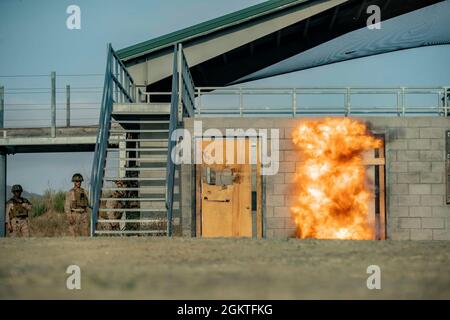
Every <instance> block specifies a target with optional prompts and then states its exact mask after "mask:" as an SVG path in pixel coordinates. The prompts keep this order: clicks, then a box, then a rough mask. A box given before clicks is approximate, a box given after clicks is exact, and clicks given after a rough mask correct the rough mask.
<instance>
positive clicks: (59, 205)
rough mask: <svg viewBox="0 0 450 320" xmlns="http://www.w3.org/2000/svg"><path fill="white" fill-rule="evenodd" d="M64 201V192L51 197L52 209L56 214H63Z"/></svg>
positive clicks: (58, 192)
mask: <svg viewBox="0 0 450 320" xmlns="http://www.w3.org/2000/svg"><path fill="white" fill-rule="evenodd" d="M65 201H66V193H65V192H64V191H61V190H60V191H57V192H55V193H53V195H52V207H53V210H54V211H56V212H60V213H63V212H64V202H65Z"/></svg>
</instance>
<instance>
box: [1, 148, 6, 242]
mask: <svg viewBox="0 0 450 320" xmlns="http://www.w3.org/2000/svg"><path fill="white" fill-rule="evenodd" d="M5 215H6V153H3V152H2V153H0V237H5V236H6V228H5V227H6V220H5Z"/></svg>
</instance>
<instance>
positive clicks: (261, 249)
mask: <svg viewBox="0 0 450 320" xmlns="http://www.w3.org/2000/svg"><path fill="white" fill-rule="evenodd" d="M72 264H76V265H78V266H80V268H81V290H67V288H66V279H67V277H68V275H67V274H66V273H65V272H66V269H67V267H68V266H69V265H72ZM372 264H376V265H379V266H380V268H381V272H382V274H381V286H382V289H381V290H369V289H368V288H367V286H366V281H367V277H368V274H367V273H366V270H367V267H368V266H369V265H372ZM449 265H450V241H339V240H322V241H320V240H296V239H290V240H274V239H271V240H252V239H187V238H173V239H168V238H164V237H161V238H152V237H115V238H82V237H80V238H30V239H0V299H1V298H3V299H5V298H9V299H23V298H38V299H77V298H85V299H108V298H112V299H158V298H159V299H233V298H234V299H318V298H325V299H380V298H387V299H449V298H450V273H449V272H448V266H449Z"/></svg>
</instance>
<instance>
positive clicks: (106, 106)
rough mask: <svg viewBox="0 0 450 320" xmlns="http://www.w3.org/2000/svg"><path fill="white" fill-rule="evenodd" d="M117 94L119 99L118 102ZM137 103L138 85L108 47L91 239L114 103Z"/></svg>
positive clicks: (93, 174)
mask: <svg viewBox="0 0 450 320" xmlns="http://www.w3.org/2000/svg"><path fill="white" fill-rule="evenodd" d="M114 95H115V96H116V99H114ZM119 100H120V101H125V100H126V101H127V102H131V103H132V102H134V101H135V86H134V81H133V78H132V77H131V76H130V74H129V73H128V71H127V70H126V68H125V66H124V65H123V63H122V62H121V61H120V59H119V58H118V56H117V55H116V53H115V52H114V50H113V48H112V46H111V44H110V43H109V44H108V47H107V59H106V71H105V81H104V87H103V96H102V104H101V109H100V117H99V125H98V131H97V138H96V143H95V152H94V161H93V164H92V172H91V198H90V200H91V205H92V215H91V230H90V231H91V236H93V235H94V230H95V226H96V222H97V216H98V210H99V207H100V196H101V189H102V185H103V177H104V173H105V170H104V169H105V164H106V153H107V147H108V140H109V135H110V127H111V114H112V108H113V104H114V102H117V101H119Z"/></svg>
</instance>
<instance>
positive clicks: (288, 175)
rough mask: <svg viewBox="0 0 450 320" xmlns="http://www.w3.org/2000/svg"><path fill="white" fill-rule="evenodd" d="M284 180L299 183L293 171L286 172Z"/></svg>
mask: <svg viewBox="0 0 450 320" xmlns="http://www.w3.org/2000/svg"><path fill="white" fill-rule="evenodd" d="M283 175H284V182H285V183H297V177H296V175H295V174H293V173H284V174H283Z"/></svg>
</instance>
